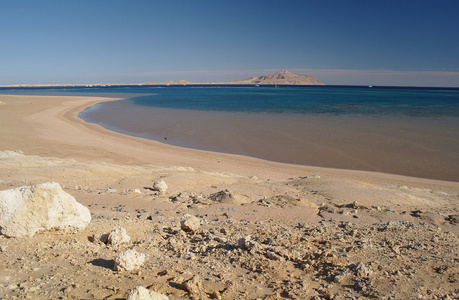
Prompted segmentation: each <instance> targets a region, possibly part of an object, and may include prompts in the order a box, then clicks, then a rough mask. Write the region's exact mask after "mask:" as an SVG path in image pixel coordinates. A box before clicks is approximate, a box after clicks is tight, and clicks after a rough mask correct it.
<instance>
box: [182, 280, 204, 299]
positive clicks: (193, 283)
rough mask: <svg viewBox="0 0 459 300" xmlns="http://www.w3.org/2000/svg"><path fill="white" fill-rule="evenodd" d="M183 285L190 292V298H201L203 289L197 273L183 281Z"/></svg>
mask: <svg viewBox="0 0 459 300" xmlns="http://www.w3.org/2000/svg"><path fill="white" fill-rule="evenodd" d="M183 286H184V287H185V289H186V290H187V292H188V293H189V294H190V297H191V299H202V298H203V295H204V291H203V289H202V281H201V278H200V277H199V276H198V275H195V276H194V277H193V278H191V279H190V280H188V281H185V282H184V283H183Z"/></svg>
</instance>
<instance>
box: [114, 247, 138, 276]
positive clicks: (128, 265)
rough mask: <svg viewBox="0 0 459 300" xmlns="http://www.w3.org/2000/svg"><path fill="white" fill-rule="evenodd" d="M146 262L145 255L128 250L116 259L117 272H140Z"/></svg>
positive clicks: (115, 267) (115, 268)
mask: <svg viewBox="0 0 459 300" xmlns="http://www.w3.org/2000/svg"><path fill="white" fill-rule="evenodd" d="M144 261H145V254H143V253H139V252H137V251H135V250H134V249H128V250H126V251H125V252H122V253H120V254H118V255H117V256H116V257H115V266H114V268H113V269H114V270H115V271H133V270H138V269H140V267H141V266H142V264H143V263H144Z"/></svg>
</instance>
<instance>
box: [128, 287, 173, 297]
mask: <svg viewBox="0 0 459 300" xmlns="http://www.w3.org/2000/svg"><path fill="white" fill-rule="evenodd" d="M126 300H169V297H167V296H166V295H163V294H160V293H157V292H154V291H150V290H148V289H146V288H144V287H143V286H138V287H136V288H134V289H133V290H131V291H130V292H129V294H128V296H127V298H126Z"/></svg>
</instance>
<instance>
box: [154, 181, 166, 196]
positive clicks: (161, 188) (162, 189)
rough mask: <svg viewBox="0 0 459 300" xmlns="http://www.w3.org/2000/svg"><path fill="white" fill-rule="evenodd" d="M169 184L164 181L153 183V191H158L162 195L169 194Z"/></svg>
mask: <svg viewBox="0 0 459 300" xmlns="http://www.w3.org/2000/svg"><path fill="white" fill-rule="evenodd" d="M167 188H168V187H167V184H166V182H164V180H159V181H155V182H154V183H153V190H155V191H158V192H159V193H160V194H165V193H166V192H167Z"/></svg>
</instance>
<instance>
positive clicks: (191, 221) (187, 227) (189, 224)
mask: <svg viewBox="0 0 459 300" xmlns="http://www.w3.org/2000/svg"><path fill="white" fill-rule="evenodd" d="M200 226H201V220H199V218H197V217H195V216H192V215H190V214H184V215H183V217H182V220H181V221H180V227H181V228H182V230H183V231H186V232H194V231H196V230H198V229H199V227H200Z"/></svg>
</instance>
